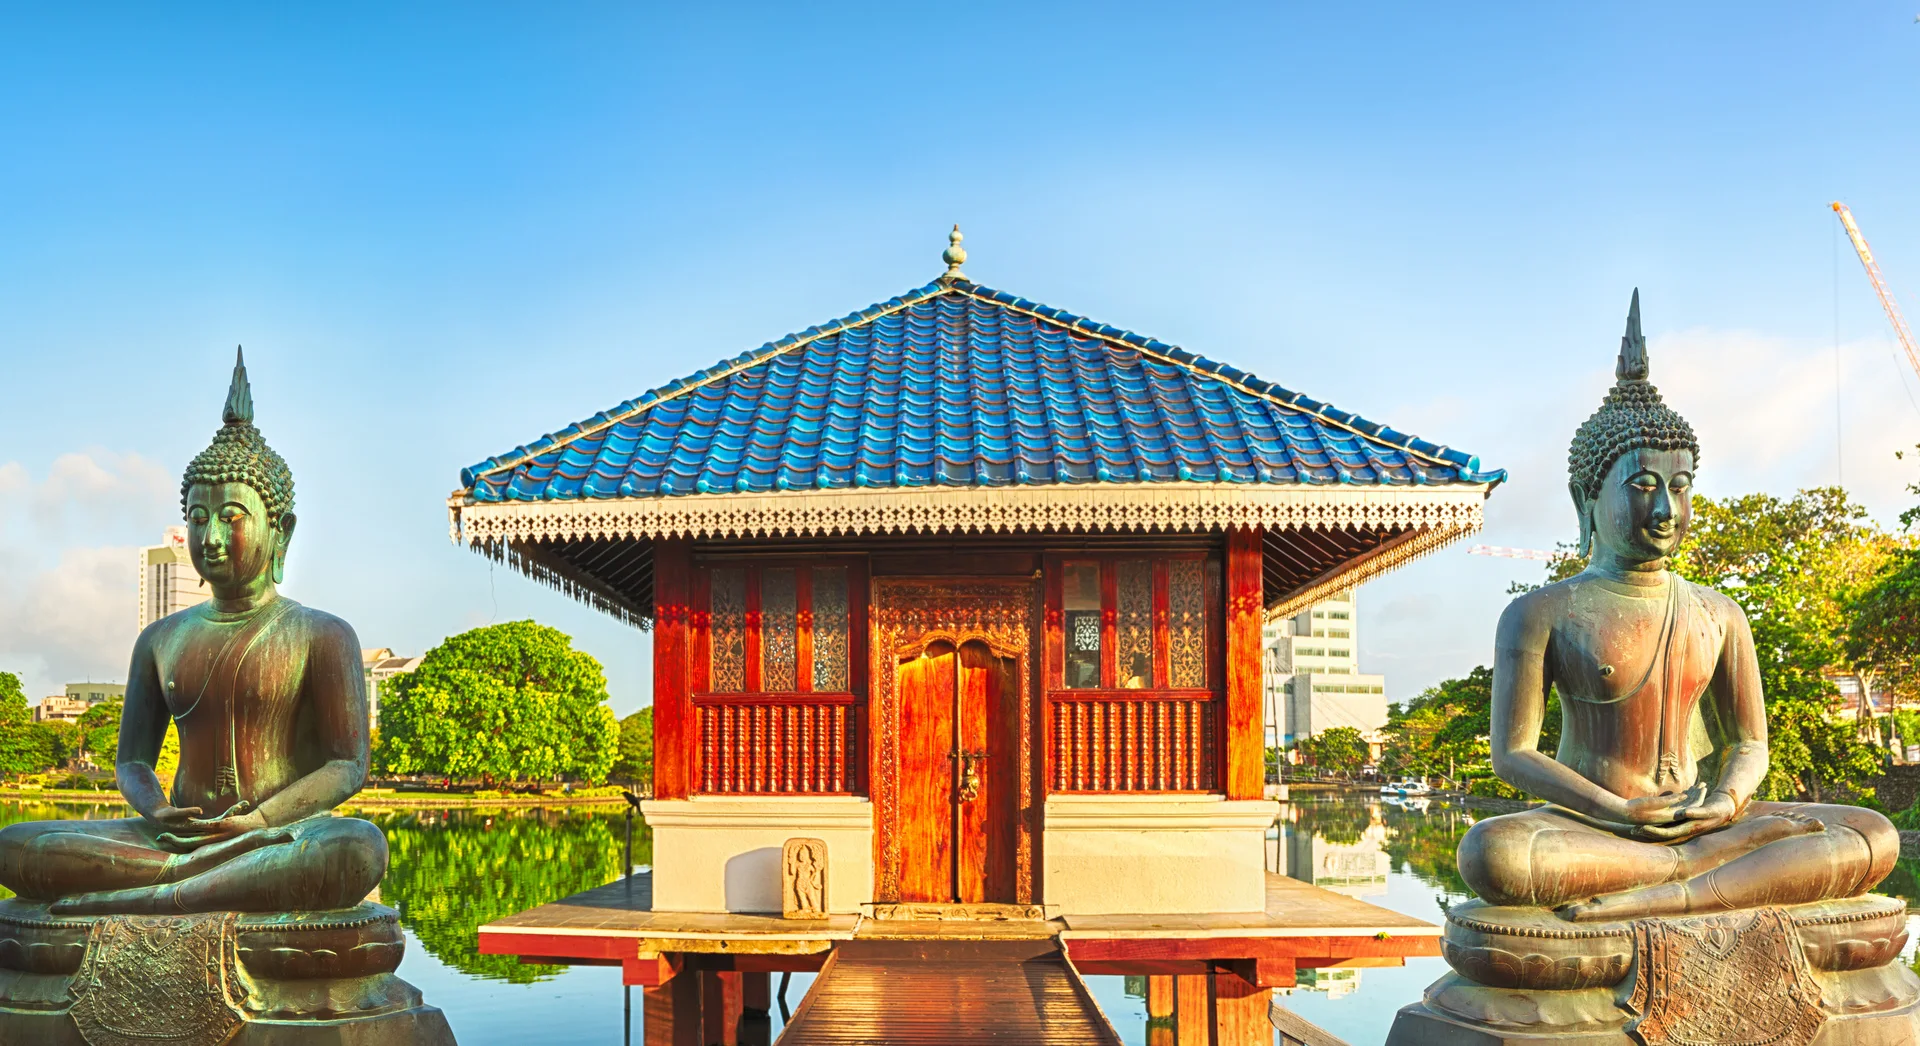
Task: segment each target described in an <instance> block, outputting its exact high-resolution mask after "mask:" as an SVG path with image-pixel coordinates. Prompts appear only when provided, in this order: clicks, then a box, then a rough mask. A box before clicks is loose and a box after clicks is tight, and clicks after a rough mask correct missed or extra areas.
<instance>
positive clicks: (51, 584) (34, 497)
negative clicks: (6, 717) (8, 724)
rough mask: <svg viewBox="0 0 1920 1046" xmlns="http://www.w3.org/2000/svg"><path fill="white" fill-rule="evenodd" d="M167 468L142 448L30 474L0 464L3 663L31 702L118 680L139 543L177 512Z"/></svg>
mask: <svg viewBox="0 0 1920 1046" xmlns="http://www.w3.org/2000/svg"><path fill="white" fill-rule="evenodd" d="M177 499H178V492H177V489H176V488H175V486H174V481H173V480H172V478H171V477H170V476H169V475H168V474H167V472H166V470H165V469H163V468H161V467H160V466H159V465H157V464H155V463H154V462H153V461H151V460H150V459H147V458H144V457H142V456H140V455H139V454H115V453H112V452H107V451H97V450H96V451H89V452H84V453H67V454H62V455H60V456H59V457H57V458H55V459H54V460H53V461H52V462H51V463H49V464H48V466H47V468H46V473H45V475H44V476H43V477H42V478H39V479H38V480H36V479H35V478H34V475H33V473H32V471H31V470H30V469H28V468H27V467H26V466H25V465H24V464H22V463H20V462H5V463H0V536H3V537H4V541H0V671H11V672H15V673H17V674H19V675H20V677H21V681H22V683H23V684H25V686H26V688H27V696H28V699H29V700H37V699H38V698H40V697H42V696H44V695H46V694H49V693H56V692H58V691H59V689H60V688H61V687H62V686H64V685H65V684H66V683H69V682H75V681H79V680H84V679H95V680H119V679H123V678H124V677H125V675H126V671H127V659H128V656H129V653H130V652H131V649H132V645H133V639H134V635H135V625H136V622H137V609H138V607H137V600H138V598H139V573H138V560H137V549H138V548H139V546H141V545H145V544H149V543H152V542H154V541H156V540H158V539H159V537H160V532H161V529H162V528H164V527H165V526H167V525H168V524H170V523H173V522H175V521H176V520H177V519H178V516H179V507H178V503H177Z"/></svg>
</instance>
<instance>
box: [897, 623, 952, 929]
mask: <svg viewBox="0 0 1920 1046" xmlns="http://www.w3.org/2000/svg"><path fill="white" fill-rule="evenodd" d="M957 660H958V657H957V656H956V655H955V654H954V653H952V652H951V651H948V652H946V653H940V654H931V655H923V656H921V657H916V658H914V659H912V660H910V661H905V662H902V663H901V665H900V671H899V674H898V675H897V676H896V677H895V679H896V683H895V692H896V693H897V694H898V695H899V699H900V733H899V744H900V749H899V751H900V769H901V774H900V800H899V805H898V806H897V807H896V810H897V812H898V818H899V832H900V900H902V901H932V902H937V903H945V902H947V901H951V900H953V851H954V848H953V796H954V780H953V759H952V757H951V755H950V753H951V752H952V751H953V710H954V684H955V682H956V676H955V673H954V666H955V662H956V661H957Z"/></svg>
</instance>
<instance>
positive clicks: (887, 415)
mask: <svg viewBox="0 0 1920 1046" xmlns="http://www.w3.org/2000/svg"><path fill="white" fill-rule="evenodd" d="M1505 478H1506V473H1505V472H1504V471H1498V470H1494V471H1488V470H1483V469H1482V467H1481V465H1480V461H1479V459H1478V458H1475V457H1472V456H1471V455H1468V454H1464V453H1462V452H1460V451H1457V450H1453V449H1451V448H1448V447H1443V446H1438V445H1435V444H1432V443H1428V442H1426V441H1425V440H1421V439H1416V438H1414V437H1412V436H1408V435H1406V434H1405V433H1401V432H1397V431H1395V430H1393V429H1391V428H1388V427H1387V426H1385V425H1381V424H1378V423H1376V422H1372V421H1368V420H1366V419H1365V418H1362V417H1360V416H1359V415H1356V414H1351V413H1348V412H1347V411H1344V410H1338V409H1336V408H1334V407H1332V406H1329V405H1328V404H1325V403H1321V402H1318V401H1316V400H1312V399H1308V398H1307V397H1306V396H1304V395H1301V394H1300V393H1297V392H1293V391H1291V390H1288V389H1284V388H1281V387H1280V386H1278V385H1275V384H1273V383H1272V382H1268V381H1263V380H1261V379H1259V378H1256V377H1254V376H1253V375H1251V374H1247V373H1244V372H1242V371H1239V370H1236V369H1234V368H1233V367H1229V366H1226V365H1225V364H1221V363H1215V362H1213V361H1211V360H1208V359H1206V358H1204V357H1201V356H1197V355H1195V354H1193V353H1191V352H1188V351H1186V350H1185V349H1181V348H1177V347H1175V346H1172V345H1167V344H1164V343H1162V342H1158V341H1155V340H1153V339H1151V338H1144V337H1141V336H1140V335H1138V334H1134V333H1132V332H1130V331H1124V330H1120V329H1118V328H1116V327H1109V326H1107V325H1105V324H1102V323H1095V322H1092V321H1090V320H1085V319H1082V318H1080V317H1078V316H1074V315H1072V314H1070V313H1066V312H1062V311H1060V310H1059V309H1053V308H1048V307H1047V306H1044V305H1037V304H1035V303H1033V302H1029V301H1025V300H1023V299H1021V298H1017V297H1014V296H1013V295H1011V294H1005V293H1002V292H1000V291H995V290H992V289H989V288H987V287H982V286H979V285H978V284H974V283H970V282H967V281H966V280H961V279H942V280H938V281H936V282H934V283H931V284H928V285H927V286H925V287H922V288H920V289H918V290H915V291H911V292H909V293H907V294H904V295H902V296H900V297H898V298H894V299H892V300H891V301H887V302H883V303H881V304H879V305H875V306H872V307H870V308H867V309H863V310H861V311H860V312H856V313H854V314H852V315H851V316H847V317H845V318H844V319H841V320H838V321H835V322H833V323H829V324H825V325H823V326H819V327H811V328H808V329H807V330H805V331H802V332H800V333H799V334H791V335H788V336H787V337H785V338H781V339H780V340H779V341H775V342H770V343H768V344H767V345H764V346H762V347H760V348H759V349H756V350H754V351H752V352H749V353H745V354H743V355H741V356H737V357H735V358H733V359H731V360H727V361H725V362H722V363H719V364H716V365H715V366H712V367H709V368H707V369H706V370H704V371H701V372H699V373H697V374H693V375H690V376H688V377H685V378H682V379H680V380H678V381H674V382H671V383H669V384H667V385H664V386H662V387H660V388H658V389H655V390H653V391H651V392H648V393H647V394H645V395H643V396H640V397H639V398H637V399H631V400H628V401H627V402H625V403H622V404H620V405H619V406H617V407H614V408H612V409H610V410H605V411H602V412H600V413H598V414H595V415H594V416H593V417H590V418H587V419H586V420H584V421H581V422H578V423H576V424H573V425H569V426H567V427H566V428H564V429H561V430H560V431H558V432H555V433H553V434H551V435H548V436H543V437H541V438H540V439H537V440H535V441H533V442H532V443H529V444H527V445H525V446H522V447H518V448H515V449H514V450H512V451H510V452H508V453H506V454H501V455H498V456H496V457H492V458H488V459H487V460H486V461H483V462H481V463H479V464H477V465H474V466H473V467H472V468H469V469H466V470H465V471H463V472H462V473H461V474H460V482H461V486H462V487H463V488H464V490H465V492H466V493H468V494H469V495H470V496H471V497H473V498H474V499H475V500H477V501H542V500H548V501H551V500H571V499H579V498H615V497H642V496H651V495H676V494H695V493H702V494H719V493H766V492H774V491H782V490H814V489H820V490H839V489H847V488H853V487H896V488H897V487H936V486H947V487H1005V486H1015V485H1023V484H1047V483H1118V482H1155V483H1178V482H1229V483H1309V484H1336V483H1346V484H1360V485H1377V486H1413V485H1432V484H1446V483H1498V482H1501V481H1502V480H1504V479H1505Z"/></svg>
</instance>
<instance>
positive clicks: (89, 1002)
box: [71, 912, 246, 1046]
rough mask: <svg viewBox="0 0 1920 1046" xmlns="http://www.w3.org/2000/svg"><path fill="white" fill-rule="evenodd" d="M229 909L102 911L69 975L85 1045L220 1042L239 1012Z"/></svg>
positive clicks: (204, 1045)
mask: <svg viewBox="0 0 1920 1046" xmlns="http://www.w3.org/2000/svg"><path fill="white" fill-rule="evenodd" d="M236 918H237V916H236V915H235V913H233V912H225V913H217V912H216V913H209V914H203V915H174V916H143V915H113V916H106V917H104V918H102V919H100V920H99V921H98V922H95V923H94V924H93V930H92V932H91V934H90V939H89V940H88V942H87V957H86V960H85V962H84V963H83V964H82V965H81V967H80V972H79V973H78V974H77V975H76V976H75V977H74V980H73V992H74V1002H73V1009H72V1010H71V1013H72V1015H73V1023H74V1025H75V1026H76V1027H78V1028H79V1029H80V1036H81V1038H83V1039H85V1040H86V1041H87V1043H88V1046H156V1044H159V1043H165V1044H167V1046H219V1044H220V1043H223V1042H226V1041H227V1039H228V1038H229V1037H230V1036H231V1035H232V1034H233V1031H234V1029H235V1028H236V1027H238V1026H239V1025H240V1023H241V1022H242V1021H243V1020H244V1019H245V1017H244V1014H243V1013H242V1012H241V1009H240V1003H241V1001H242V1000H243V999H244V998H245V991H246V989H245V988H244V987H243V986H242V985H241V983H240V972H239V960H238V957H237V955H236V952H235V941H236V936H237V935H236V934H235V932H234V922H235V919H236Z"/></svg>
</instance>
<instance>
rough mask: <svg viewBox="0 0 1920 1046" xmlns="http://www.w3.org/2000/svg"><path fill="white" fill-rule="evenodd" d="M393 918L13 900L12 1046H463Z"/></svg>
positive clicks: (4, 987) (7, 1026)
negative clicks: (405, 962) (60, 912)
mask: <svg viewBox="0 0 1920 1046" xmlns="http://www.w3.org/2000/svg"><path fill="white" fill-rule="evenodd" d="M404 947H405V942H404V939H403V937H402V936H401V932H400V925H399V921H398V918H397V916H396V915H395V913H394V911H393V910H392V909H391V908H384V907H381V906H380V905H377V904H362V905H360V906H358V907H356V908H349V909H344V910H341V911H333V912H296V913H289V914H276V915H264V914H248V913H236V912H214V913H207V914H200V915H177V916H124V915H117V916H87V917H63V916H53V915H50V914H49V913H48V911H47V908H46V906H45V905H42V904H30V903H26V902H23V901H19V900H5V901H0V1043H5V1044H13V1043H35V1044H46V1046H152V1044H154V1043H160V1042H164V1043H167V1044H168V1046H399V1044H403V1043H404V1044H420V1046H454V1040H453V1032H452V1030H451V1029H449V1028H448V1027H447V1021H446V1018H445V1017H444V1016H443V1015H442V1014H441V1013H440V1010H439V1009H438V1008H436V1007H433V1006H428V1005H426V1004H425V1003H424V1002H422V1001H421V998H420V992H419V991H418V990H417V989H415V988H414V987H413V986H412V985H410V984H408V983H407V982H405V981H403V980H401V979H400V978H398V977H396V976H394V970H396V969H398V968H399V966H400V957H401V953H402V951H403V949H404Z"/></svg>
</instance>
